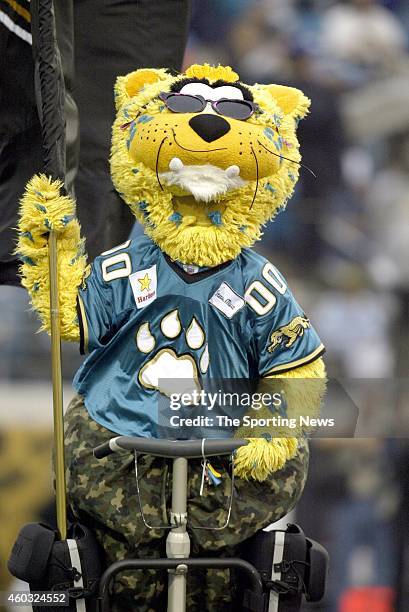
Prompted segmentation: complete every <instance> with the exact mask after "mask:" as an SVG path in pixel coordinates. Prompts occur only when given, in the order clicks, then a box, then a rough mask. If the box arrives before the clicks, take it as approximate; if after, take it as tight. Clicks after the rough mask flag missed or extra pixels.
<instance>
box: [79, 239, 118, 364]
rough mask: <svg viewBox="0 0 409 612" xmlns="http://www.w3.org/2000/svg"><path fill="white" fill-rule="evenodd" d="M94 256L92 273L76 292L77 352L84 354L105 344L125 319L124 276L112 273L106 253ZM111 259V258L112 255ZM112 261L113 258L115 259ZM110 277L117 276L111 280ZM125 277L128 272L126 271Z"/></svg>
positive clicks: (107, 253) (114, 265)
mask: <svg viewBox="0 0 409 612" xmlns="http://www.w3.org/2000/svg"><path fill="white" fill-rule="evenodd" d="M109 253H110V251H107V252H106V253H104V254H102V255H100V256H99V257H96V259H95V260H94V262H93V264H92V267H91V273H90V274H89V276H88V277H87V278H86V279H85V283H84V285H83V287H82V288H81V289H80V290H79V292H78V299H77V312H78V321H79V327H80V352H81V354H85V353H88V352H91V351H93V350H95V349H98V348H102V347H103V346H104V345H106V344H107V343H108V342H109V341H110V339H111V338H112V336H113V335H114V334H115V332H116V330H117V329H118V327H119V326H120V324H121V320H122V319H123V318H124V284H123V282H122V281H123V276H125V274H123V275H122V274H121V273H120V271H121V269H120V270H119V273H118V274H117V275H113V272H112V271H111V269H115V267H116V264H115V263H114V264H113V266H112V268H111V267H110V266H108V267H107V265H106V264H109V263H110V261H109V260H108V257H107V255H109ZM111 259H112V258H111ZM114 261H115V260H114ZM112 276H117V278H115V279H112ZM126 276H128V274H126Z"/></svg>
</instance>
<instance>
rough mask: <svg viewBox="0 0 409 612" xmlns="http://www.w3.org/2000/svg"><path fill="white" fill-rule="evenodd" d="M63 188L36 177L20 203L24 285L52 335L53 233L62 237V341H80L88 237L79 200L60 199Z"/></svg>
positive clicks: (60, 260) (60, 258) (19, 246)
mask: <svg viewBox="0 0 409 612" xmlns="http://www.w3.org/2000/svg"><path fill="white" fill-rule="evenodd" d="M61 188H62V184H61V183H60V182H59V181H52V180H51V179H49V178H47V177H46V176H44V175H36V176H34V177H33V178H32V179H31V180H30V181H29V183H28V184H27V186H26V190H25V193H24V195H23V197H22V199H21V203H20V218H19V223H18V230H19V240H18V245H17V249H16V253H17V254H18V255H19V256H20V259H21V262H22V263H21V266H20V273H21V277H22V281H21V282H22V285H23V287H25V288H26V289H27V291H28V292H29V294H30V299H31V303H32V305H33V308H34V309H35V310H36V311H37V312H38V314H39V315H40V318H41V322H42V327H41V329H42V330H47V331H48V332H49V331H50V296H49V290H50V288H49V272H48V233H49V231H50V230H54V231H56V232H57V233H58V286H59V296H60V313H61V315H60V323H61V337H62V339H63V340H68V341H71V342H76V341H78V340H79V325H78V319H77V312H76V302H77V293H78V287H79V286H80V285H81V283H82V280H83V278H84V276H85V272H86V267H87V264H86V256H85V254H84V239H82V238H81V236H80V226H79V223H78V220H77V219H76V218H75V202H74V200H72V198H70V197H69V196H64V195H61Z"/></svg>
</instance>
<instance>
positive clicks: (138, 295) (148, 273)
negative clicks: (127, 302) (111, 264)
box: [129, 264, 157, 308]
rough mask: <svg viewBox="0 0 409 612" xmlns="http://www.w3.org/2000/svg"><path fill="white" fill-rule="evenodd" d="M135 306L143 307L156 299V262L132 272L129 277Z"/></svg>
mask: <svg viewBox="0 0 409 612" xmlns="http://www.w3.org/2000/svg"><path fill="white" fill-rule="evenodd" d="M129 282H130V283H131V287H132V293H133V295H134V298H135V303H136V307H137V308H145V306H148V304H151V303H152V302H153V301H154V300H156V288H157V276H156V264H155V265H154V266H152V267H151V268H147V269H145V270H139V271H138V272H134V273H133V274H131V275H130V277H129Z"/></svg>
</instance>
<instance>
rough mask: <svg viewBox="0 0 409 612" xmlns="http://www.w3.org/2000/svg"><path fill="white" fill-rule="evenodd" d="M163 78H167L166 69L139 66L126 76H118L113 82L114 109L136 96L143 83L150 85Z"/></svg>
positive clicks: (143, 85)
mask: <svg viewBox="0 0 409 612" xmlns="http://www.w3.org/2000/svg"><path fill="white" fill-rule="evenodd" d="M165 79H169V74H168V73H167V72H166V70H164V69H155V68H141V69H140V70H135V71H134V72H130V73H129V74H127V75H126V76H120V77H118V78H117V80H116V83H115V106H116V110H117V111H118V110H119V109H120V108H121V107H122V106H123V105H124V104H126V103H127V102H128V101H129V100H130V99H131V98H133V97H134V96H137V95H138V93H139V92H140V91H141V89H143V87H145V85H152V84H153V83H157V82H158V81H164V80H165Z"/></svg>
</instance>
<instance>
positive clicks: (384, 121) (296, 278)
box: [0, 0, 409, 612]
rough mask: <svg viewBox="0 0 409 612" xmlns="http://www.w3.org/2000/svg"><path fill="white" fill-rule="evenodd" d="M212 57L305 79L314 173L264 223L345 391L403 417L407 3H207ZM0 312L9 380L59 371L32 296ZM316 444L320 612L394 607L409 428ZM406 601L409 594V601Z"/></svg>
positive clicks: (271, 75) (198, 22)
mask: <svg viewBox="0 0 409 612" xmlns="http://www.w3.org/2000/svg"><path fill="white" fill-rule="evenodd" d="M202 61H207V62H209V63H228V64H230V65H232V66H233V67H234V69H235V70H236V71H237V72H238V73H239V74H240V77H241V79H242V80H243V81H244V82H251V83H252V82H262V83H273V82H275V83H284V84H288V85H292V86H295V87H299V88H300V89H302V90H303V91H304V92H305V93H306V94H307V95H308V96H309V97H310V98H311V100H312V107H311V114H310V116H309V117H308V118H307V119H306V120H305V121H304V122H302V124H300V128H299V139H300V142H301V148H302V154H303V162H304V163H305V164H306V165H307V166H309V167H310V168H311V169H312V170H313V172H314V173H315V174H316V178H315V177H314V176H313V175H312V174H311V173H309V172H308V171H307V170H306V169H302V170H301V174H300V181H299V184H298V186H297V190H296V193H295V196H294V197H293V199H292V200H291V201H290V202H289V205H288V208H287V210H286V212H285V213H284V214H282V215H280V216H279V217H278V218H277V219H276V220H275V222H274V223H273V224H270V225H269V226H267V227H266V228H265V233H264V237H263V240H262V243H261V245H260V246H259V247H258V250H261V251H262V252H263V254H265V255H266V256H268V257H269V258H270V259H271V260H272V261H273V262H274V263H275V264H277V266H278V267H279V269H281V271H282V272H283V274H284V275H285V276H286V277H287V278H288V280H289V284H290V286H291V287H292V289H293V291H294V293H295V295H296V297H297V298H298V299H299V300H300V302H301V303H302V304H303V305H305V309H306V311H307V312H308V314H309V315H310V316H311V318H312V320H313V321H314V324H315V326H316V328H317V329H318V330H319V333H320V336H321V338H322V340H323V342H324V343H325V345H326V348H327V356H326V363H327V366H328V372H329V376H330V377H331V378H333V379H337V380H338V381H343V382H342V384H343V385H344V388H346V389H347V390H348V384H349V381H350V380H351V379H359V380H361V381H363V382H362V385H361V386H360V387H359V389H358V392H357V393H356V395H354V401H356V402H357V403H358V407H359V410H360V411H361V409H362V410H363V411H367V413H368V411H369V414H371V410H372V409H373V414H374V415H378V416H377V417H376V418H378V417H379V415H381V417H382V416H383V417H384V415H385V412H387V414H388V419H389V422H391V423H393V422H394V420H395V422H396V420H397V419H398V418H399V419H402V421H403V424H405V416H406V415H407V412H408V410H407V407H408V404H409V402H408V399H409V385H408V381H407V379H406V377H407V371H408V366H409V307H408V301H409V239H408V237H409V3H408V2H407V1H405V0H389V1H385V2H381V1H380V0H379V1H377V0H348V1H344V2H341V1H336V0H334V1H332V0H196V2H194V3H193V13H192V24H191V34H190V38H189V43H188V48H187V51H186V56H185V64H186V65H188V64H191V63H194V62H202ZM0 309H1V312H2V317H1V319H0V344H1V346H2V351H1V353H0V378H1V379H3V380H14V381H21V380H23V379H24V380H25V379H29V378H31V379H36V380H38V379H46V378H47V377H48V376H49V366H48V360H49V341H48V338H47V337H46V336H45V335H43V334H39V335H34V334H33V331H34V330H35V329H37V328H38V323H37V321H36V319H35V316H34V315H33V314H32V313H29V312H28V303H27V298H26V296H25V293H24V292H23V291H22V290H20V289H17V288H12V287H2V288H1V290H0ZM79 361H80V359H79V356H78V355H77V350H76V348H73V347H66V348H65V349H64V371H65V375H66V378H67V379H69V378H70V377H71V376H72V374H73V371H74V370H75V369H76V367H77V365H78V364H79ZM371 381H373V384H372V382H371ZM379 381H383V384H381V385H380V386H379ZM376 385H378V386H376ZM358 386H359V385H358ZM379 389H380V391H378V390H379ZM348 391H349V390H348ZM357 398H358V399H357ZM381 417H379V418H381ZM374 418H375V417H374ZM381 424H382V427H383V426H384V425H383V423H382V422H381ZM406 426H407V422H406ZM378 433H379V432H378ZM389 434H390V435H391V438H392V437H393V436H396V431H395V430H393V431H392V430H390V431H389ZM368 435H369V434H368ZM402 435H403V436H405V435H407V430H406V432H405V430H404V428H403V430H402ZM312 448H313V452H312V460H311V470H310V478H309V482H308V485H307V488H306V491H305V494H304V497H303V499H302V501H301V503H300V505H299V508H298V514H297V519H298V520H299V521H300V523H301V524H302V525H303V526H304V527H305V530H306V531H308V533H309V535H312V536H313V537H316V538H317V539H318V540H319V541H322V542H323V543H324V544H326V545H327V546H328V548H329V550H330V553H331V557H332V560H333V562H332V572H331V580H330V590H329V594H328V597H327V600H326V601H325V602H324V604H322V607H321V609H322V610H328V611H330V612H332V611H334V612H335V611H337V610H339V611H340V612H351V611H352V610H353V611H354V612H360V610H361V608H357V607H356V604H351V603H350V601H352V600H353V596H354V594H353V591H351V589H354V588H355V589H357V588H358V587H362V588H364V587H381V588H383V590H381V591H379V592H378V595H377V600H378V601H381V600H382V601H383V600H384V602H385V604H384V605H385V607H384V608H379V610H382V611H383V610H385V611H390V610H392V609H394V608H393V607H392V604H391V603H390V601H391V597H392V595H391V593H392V592H395V601H398V600H402V598H403V597H404V596H405V595H403V594H402V592H403V590H404V589H405V588H406V589H407V588H408V586H407V585H406V586H405V585H402V584H398V582H397V575H398V573H400V572H401V567H399V558H400V556H402V551H401V550H400V544H401V543H402V528H403V525H404V523H401V522H400V518H399V517H400V516H402V512H403V506H402V504H403V503H404V502H405V500H404V497H405V496H404V495H403V494H402V486H403V484H402V483H403V482H406V485H407V480H406V481H405V478H406V473H407V472H408V469H407V468H408V459H407V458H408V448H407V445H406V441H405V439H404V438H401V439H399V438H397V437H396V438H395V439H385V437H382V435H380V434H379V437H378V438H377V439H376V440H374V439H372V438H365V426H364V427H363V432H362V437H361V438H357V439H354V440H316V441H314V442H313V444H312ZM398 528H399V529H398ZM406 538H407V536H406ZM397 585H398V586H397ZM351 593H352V595H351ZM380 593H381V594H380ZM406 594H407V591H406ZM351 597H352V599H351ZM356 601H357V600H356ZM368 601H369V600H368ZM402 601H403V600H402ZM351 605H352V607H351ZM354 605H355V607H353V606H354ZM395 605H396V606H397V605H398V604H395ZM399 605H400V604H399ZM408 607H409V603H408V601H407V600H406V608H404V607H401V608H399V610H404V609H408ZM308 609H310V608H308ZM314 609H315V608H314ZM370 609H374V610H375V608H370V607H367V608H365V607H363V608H362V610H370ZM396 609H397V608H396Z"/></svg>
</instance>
